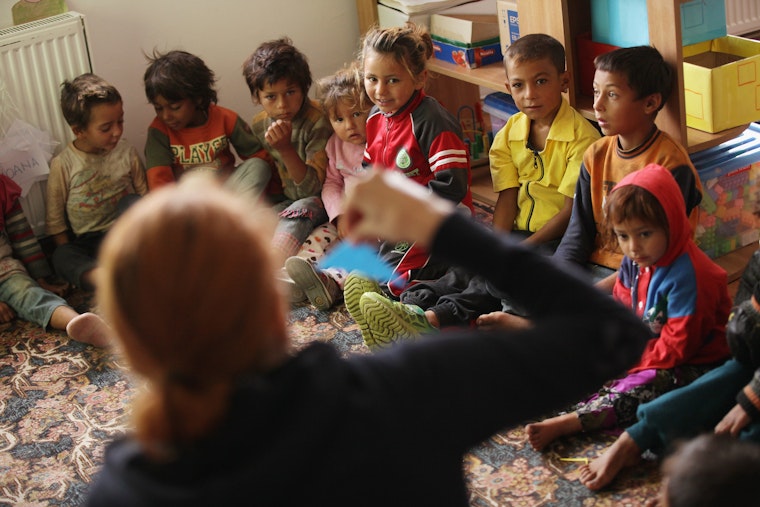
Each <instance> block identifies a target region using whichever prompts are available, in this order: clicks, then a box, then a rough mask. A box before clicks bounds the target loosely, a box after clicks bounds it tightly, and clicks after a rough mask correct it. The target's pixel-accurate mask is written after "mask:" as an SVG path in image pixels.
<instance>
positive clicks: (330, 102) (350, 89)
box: [317, 62, 372, 116]
mask: <svg viewBox="0 0 760 507" xmlns="http://www.w3.org/2000/svg"><path fill="white" fill-rule="evenodd" d="M317 98H318V99H319V103H320V105H321V106H322V111H324V113H325V114H326V115H328V116H330V115H331V113H333V112H334V111H335V108H336V107H337V106H338V103H339V102H344V103H346V104H347V105H348V106H349V107H351V108H355V109H358V110H360V111H368V110H369V109H370V108H371V107H372V101H371V100H370V99H369V96H368V95H367V90H366V88H364V78H363V76H362V71H361V68H359V65H358V64H357V62H354V63H352V64H351V65H349V66H347V67H344V68H342V69H340V70H339V71H338V72H336V73H335V74H333V75H332V76H327V77H325V78H322V79H320V80H319V81H318V82H317Z"/></svg>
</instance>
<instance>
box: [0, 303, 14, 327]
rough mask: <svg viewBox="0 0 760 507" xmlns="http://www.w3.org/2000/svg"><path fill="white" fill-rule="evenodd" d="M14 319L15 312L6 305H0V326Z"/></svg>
mask: <svg viewBox="0 0 760 507" xmlns="http://www.w3.org/2000/svg"><path fill="white" fill-rule="evenodd" d="M15 318H16V312H14V311H13V308H11V307H10V306H8V305H7V304H6V303H0V324H5V323H6V322H10V321H12V320H13V319H15Z"/></svg>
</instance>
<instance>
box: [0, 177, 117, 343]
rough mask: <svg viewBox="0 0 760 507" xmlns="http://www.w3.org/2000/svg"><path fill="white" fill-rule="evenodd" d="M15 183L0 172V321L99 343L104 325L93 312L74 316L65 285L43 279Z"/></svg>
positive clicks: (104, 339) (42, 263) (105, 337)
mask: <svg viewBox="0 0 760 507" xmlns="http://www.w3.org/2000/svg"><path fill="white" fill-rule="evenodd" d="M20 196H21V187H19V186H18V185H17V184H16V182H15V181H13V180H12V179H10V178H9V177H7V176H6V175H4V174H0V324H4V323H6V322H10V321H11V320H13V319H14V318H15V317H16V315H18V316H19V317H21V318H22V319H24V320H27V321H29V322H33V323H35V324H37V325H39V326H41V327H42V328H43V329H44V328H47V327H48V326H50V327H52V328H53V329H64V330H66V334H67V335H68V336H69V338H71V339H72V340H76V341H80V342H84V343H89V344H91V345H95V346H97V347H104V346H107V345H108V344H109V343H110V340H109V329H108V326H107V325H106V324H105V323H104V322H103V320H102V319H101V318H100V317H98V316H97V315H95V314H94V313H90V312H87V313H83V314H81V315H80V314H79V313H78V312H77V311H76V310H74V309H73V308H72V307H71V306H69V304H68V303H67V302H66V300H65V299H63V297H62V296H63V295H64V294H65V293H66V290H67V288H68V287H67V285H66V284H64V285H59V284H55V283H49V282H48V281H47V278H48V277H50V276H51V275H52V272H51V270H50V266H49V265H48V262H47V259H46V258H45V254H44V253H43V251H42V247H41V246H40V244H39V242H38V241H37V238H36V237H35V236H34V232H32V228H31V226H30V225H29V222H28V221H27V219H26V215H24V210H23V209H22V208H21V203H20V202H19V197H20Z"/></svg>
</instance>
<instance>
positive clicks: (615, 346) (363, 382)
mask: <svg viewBox="0 0 760 507" xmlns="http://www.w3.org/2000/svg"><path fill="white" fill-rule="evenodd" d="M432 250H433V252H434V253H435V254H437V255H439V256H440V257H443V258H445V259H446V260H448V261H450V262H452V263H456V264H460V265H462V266H464V267H466V268H469V269H471V270H472V271H474V272H477V273H479V274H482V275H485V276H487V277H488V278H489V279H490V280H492V281H493V282H494V284H495V285H498V286H500V287H501V288H502V289H504V290H505V291H507V292H509V293H510V295H511V297H512V298H513V299H514V300H515V301H518V302H519V303H520V305H521V306H522V307H524V308H525V309H526V310H528V311H529V312H530V314H531V315H533V316H534V317H535V324H534V327H533V328H532V329H530V330H527V331H523V332H519V333H505V332H502V333H498V332H494V333H484V332H478V331H474V330H457V331H452V332H444V333H440V334H437V335H431V336H430V337H428V338H426V339H423V340H420V341H417V342H411V343H408V344H402V345H400V346H398V347H395V348H393V349H391V350H388V351H384V352H380V353H376V354H373V355H367V356H352V357H349V358H347V359H343V358H341V357H339V355H338V354H337V352H336V351H335V350H334V349H333V348H332V347H330V346H328V345H325V344H320V343H316V344H314V345H311V346H309V347H307V348H306V349H305V350H303V351H301V352H299V353H298V354H297V355H296V356H295V357H293V358H292V359H290V360H289V361H288V362H286V363H285V364H284V365H282V366H281V367H280V368H278V369H277V370H276V371H273V372H271V373H270V374H268V375H266V376H263V377H251V378H249V379H247V380H246V381H244V382H241V384H240V386H239V388H238V389H237V391H236V392H235V394H234V398H233V400H232V408H231V411H230V413H229V417H228V418H227V419H226V420H225V421H224V423H223V424H222V426H221V427H220V428H219V429H218V431H216V432H214V433H213V434H211V435H209V436H208V438H207V439H205V440H203V441H201V442H198V443H197V445H195V446H194V447H193V448H192V449H180V450H179V453H178V458H177V459H176V460H175V461H172V462H170V463H165V464H161V465H159V464H155V463H151V462H150V461H149V459H148V458H147V457H146V456H145V454H144V453H143V452H142V451H141V449H140V446H139V444H138V443H136V442H135V441H134V440H133V439H131V438H129V437H127V438H124V439H121V440H119V441H117V442H114V443H113V444H111V445H110V447H109V448H108V450H107V452H106V463H105V466H104V468H103V470H102V471H101V473H100V474H99V475H98V477H97V478H96V480H95V484H94V486H93V487H92V489H91V491H90V495H89V502H88V505H90V506H109V507H117V506H170V505H183V506H188V505H197V506H209V505H257V506H267V505H278V506H280V505H294V506H296V505H297V506H312V505H313V506H342V505H345V506H352V507H355V506H359V505H361V506H375V505H377V506H384V507H385V506H390V505H394V506H397V505H415V506H418V505H431V506H437V507H440V506H445V505H457V506H466V505H467V503H468V502H467V492H466V485H465V480H464V478H463V474H462V457H463V454H464V453H466V452H467V450H468V449H469V448H470V447H472V446H474V445H476V444H478V443H479V442H481V441H483V440H484V439H486V438H488V437H489V436H491V435H492V434H494V433H496V432H498V431H500V430H502V429H504V428H506V427H509V426H510V425H514V424H517V423H521V422H523V421H524V420H526V419H527V418H530V417H534V416H537V415H540V414H544V413H546V412H548V411H550V410H552V409H557V408H559V407H561V406H565V405H566V404H568V403H570V402H573V401H575V400H577V399H578V398H580V397H581V396H582V395H584V394H586V393H587V392H590V391H593V390H595V389H596V388H598V386H599V385H601V384H602V383H603V382H604V381H606V380H608V379H609V378H612V377H614V376H616V375H618V374H620V373H622V372H624V371H625V370H626V368H628V367H629V366H631V365H632V364H633V363H634V362H635V361H636V360H637V359H638V358H639V356H640V355H641V352H642V350H643V347H644V344H645V342H646V341H647V339H648V338H649V331H648V330H647V329H646V328H645V327H644V325H643V324H642V323H641V322H639V321H638V319H637V318H636V317H635V316H634V314H633V313H632V312H631V311H630V310H628V309H626V308H624V307H622V306H620V305H619V304H618V303H616V302H615V301H614V300H613V299H612V298H610V297H609V296H607V295H604V294H602V293H601V292H599V291H598V290H597V289H595V288H593V287H592V286H590V285H588V284H587V283H586V282H585V281H583V278H581V277H577V276H574V275H572V274H569V273H567V272H564V271H561V270H559V269H557V268H555V267H553V266H552V265H551V264H550V259H547V258H546V257H544V256H542V255H539V254H537V253H535V252H533V251H531V250H527V249H525V248H523V247H522V246H519V245H517V244H514V243H511V242H510V241H509V239H506V238H501V237H498V236H497V235H495V234H494V233H492V232H490V231H487V230H486V229H485V228H482V227H480V226H477V225H475V224H474V222H472V221H470V220H468V219H466V218H464V217H462V216H460V215H459V214H455V215H452V216H451V217H450V218H448V219H447V220H446V222H444V224H443V226H442V227H441V229H440V231H438V234H437V235H436V238H435V241H434V245H433V248H432ZM473 252H478V253H477V255H473Z"/></svg>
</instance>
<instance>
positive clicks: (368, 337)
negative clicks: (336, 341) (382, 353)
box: [343, 273, 382, 348]
mask: <svg viewBox="0 0 760 507" xmlns="http://www.w3.org/2000/svg"><path fill="white" fill-rule="evenodd" d="M367 292H375V293H378V294H382V290H381V289H380V285H379V284H378V283H377V282H374V281H372V280H369V279H367V278H364V277H363V276H357V275H355V274H353V273H352V274H349V275H348V277H347V278H346V281H345V283H344V284H343V301H344V302H345V303H346V310H348V313H349V314H350V315H351V317H352V318H353V319H354V321H355V322H356V323H357V324H358V325H359V331H361V333H362V338H363V339H364V343H365V344H366V345H367V346H368V347H370V348H372V347H373V343H374V339H373V337H372V333H371V332H370V329H369V328H368V327H367V321H366V320H364V316H363V315H362V311H361V307H360V305H359V301H360V300H361V297H362V296H363V295H364V294H365V293H367Z"/></svg>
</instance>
